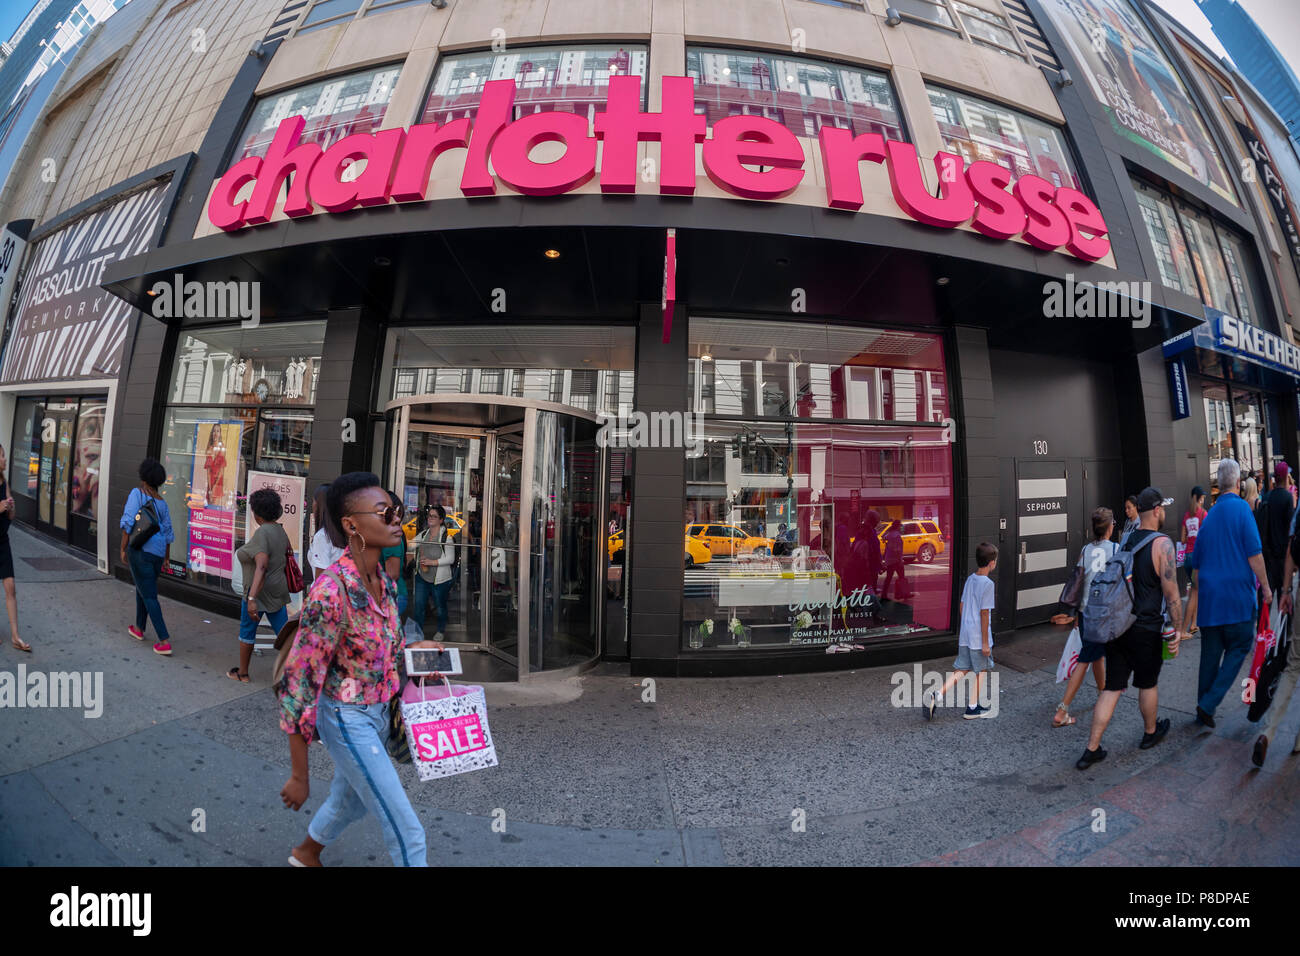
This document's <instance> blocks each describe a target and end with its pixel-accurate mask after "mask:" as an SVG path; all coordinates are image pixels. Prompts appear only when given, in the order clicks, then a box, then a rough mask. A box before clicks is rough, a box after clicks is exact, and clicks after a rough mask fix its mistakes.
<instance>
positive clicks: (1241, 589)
mask: <svg viewBox="0 0 1300 956" xmlns="http://www.w3.org/2000/svg"><path fill="white" fill-rule="evenodd" d="M1240 480H1241V466H1240V465H1238V464H1237V463H1236V462H1235V461H1233V460H1232V459H1231V458H1225V459H1223V460H1222V461H1221V462H1219V498H1218V500H1217V501H1216V502H1215V503H1214V507H1213V508H1211V509H1210V512H1209V514H1208V515H1206V517H1205V520H1204V521H1203V522H1201V532H1200V534H1199V535H1197V537H1196V550H1195V551H1193V552H1192V553H1191V554H1190V555H1188V558H1187V566H1188V568H1189V569H1190V570H1191V572H1192V596H1191V601H1190V606H1191V608H1192V610H1189V611H1188V615H1189V619H1191V618H1190V616H1191V615H1193V614H1194V615H1196V618H1195V619H1196V620H1197V621H1198V622H1199V623H1200V625H1201V671H1200V679H1199V681H1198V684H1197V701H1196V719H1197V721H1199V722H1200V723H1201V724H1203V725H1204V726H1206V727H1213V726H1214V711H1215V709H1216V708H1217V707H1218V706H1219V704H1220V703H1222V702H1223V698H1224V695H1226V694H1227V693H1228V688H1230V687H1231V686H1232V685H1233V683H1234V682H1235V681H1236V679H1237V671H1238V670H1240V669H1241V664H1242V661H1244V660H1245V659H1246V656H1247V655H1248V654H1249V653H1250V650H1251V646H1252V645H1253V643H1254V639H1255V628H1254V624H1253V623H1252V622H1253V621H1254V617H1255V582H1256V581H1258V582H1259V586H1260V588H1261V590H1262V592H1263V600H1264V605H1265V606H1268V605H1270V604H1272V602H1273V592H1272V591H1271V590H1270V588H1269V583H1268V573H1267V572H1266V571H1265V569H1264V556H1263V554H1262V553H1261V552H1262V548H1261V547H1260V541H1259V528H1258V527H1257V526H1256V524H1255V519H1254V516H1253V515H1252V514H1251V512H1250V506H1249V505H1248V504H1246V502H1244V501H1243V500H1242V499H1241V497H1240V495H1239V494H1238V488H1237V485H1238V482H1239V481H1240Z"/></svg>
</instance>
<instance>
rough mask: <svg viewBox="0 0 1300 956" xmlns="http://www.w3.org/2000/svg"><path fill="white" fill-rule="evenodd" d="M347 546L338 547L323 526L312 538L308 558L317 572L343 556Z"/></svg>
mask: <svg viewBox="0 0 1300 956" xmlns="http://www.w3.org/2000/svg"><path fill="white" fill-rule="evenodd" d="M345 550H346V549H345V548H340V547H336V546H335V544H334V542H333V541H331V540H330V536H329V535H327V534H326V533H325V529H324V528H321V529H320V530H318V531H317V532H316V534H315V535H314V536H313V537H312V539H311V547H310V548H309V549H308V551H307V560H308V561H309V562H310V563H311V568H312V570H313V571H315V572H316V573H317V574H319V573H320V572H322V571H324V570H325V569H326V568H328V567H329V566H330V565H331V564H333V563H334V562H335V561H337V560H338V559H339V558H341V557H343V552H344V551H345Z"/></svg>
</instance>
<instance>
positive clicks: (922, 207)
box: [208, 76, 1110, 261]
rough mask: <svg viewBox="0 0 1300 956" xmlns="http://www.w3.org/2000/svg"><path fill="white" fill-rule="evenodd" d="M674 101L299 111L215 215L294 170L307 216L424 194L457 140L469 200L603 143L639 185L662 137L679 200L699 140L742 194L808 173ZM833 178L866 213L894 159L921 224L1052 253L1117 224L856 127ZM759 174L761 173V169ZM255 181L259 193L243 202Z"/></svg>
mask: <svg viewBox="0 0 1300 956" xmlns="http://www.w3.org/2000/svg"><path fill="white" fill-rule="evenodd" d="M662 92H663V97H662V100H663V109H662V111H660V112H657V113H652V112H646V111H643V110H642V109H641V105H640V104H641V78H640V77H637V76H614V77H611V78H610V82H609V93H608V96H607V99H606V102H605V109H604V111H603V112H598V113H596V115H595V123H594V126H595V136H594V137H593V136H591V135H589V133H588V131H587V130H588V127H587V118H586V117H585V116H579V115H576V114H574V113H563V112H545V113H532V114H529V115H526V116H523V117H520V118H519V119H517V120H514V121H513V122H511V121H510V117H511V116H512V115H513V114H514V100H515V82H514V80H492V81H490V82H488V83H487V84H486V85H485V86H484V89H483V96H482V99H481V100H480V102H479V107H478V116H477V118H476V119H475V120H474V121H472V122H471V121H470V120H468V119H459V120H454V121H453V122H450V123H446V124H443V125H439V124H436V123H424V124H420V125H416V126H412V127H410V128H409V129H386V130H380V131H379V132H377V133H363V134H355V135H352V136H347V137H344V138H343V139H341V140H340V141H339V142H337V143H335V144H334V145H332V146H330V147H329V148H328V149H324V150H322V149H321V147H320V146H318V145H316V144H315V143H303V142H301V141H300V138H301V136H302V131H303V126H304V123H305V121H304V119H303V118H302V117H301V116H290V117H288V118H287V119H285V120H283V121H282V122H281V123H280V126H279V128H278V129H277V130H276V133H275V137H274V139H273V140H272V142H271V145H270V147H269V148H268V149H267V153H266V156H265V157H258V156H250V157H247V158H245V159H242V160H240V161H239V162H238V163H236V164H235V165H234V166H232V167H231V168H230V169H229V170H227V171H226V173H225V175H223V176H222V177H221V179H220V180H219V181H218V182H217V185H216V188H215V189H214V190H213V193H212V198H211V199H210V200H209V202H208V219H209V220H210V221H211V222H212V224H213V225H214V226H217V227H218V228H220V229H224V230H226V231H228V232H233V231H235V230H238V229H242V228H244V227H245V226H249V225H257V224H260V223H265V222H270V221H271V217H272V215H273V214H274V212H275V207H276V202H277V200H278V198H279V196H280V194H281V192H282V190H283V188H284V183H285V181H286V179H289V177H290V176H291V175H292V179H291V180H290V184H289V188H288V194H287V196H286V198H285V202H284V212H285V214H286V215H288V216H290V217H293V218H298V217H302V216H310V215H312V214H314V213H315V212H316V210H317V207H319V208H320V209H323V210H325V211H326V212H344V211H346V210H349V209H353V208H355V207H357V206H383V205H386V204H388V203H389V202H419V201H422V200H424V199H425V192H426V190H427V188H428V184H429V176H430V174H431V172H432V170H433V164H434V161H435V160H436V159H437V158H438V157H439V156H440V155H442V154H443V153H444V152H446V151H448V150H452V149H463V150H465V166H464V172H463V173H462V175H461V179H460V190H461V192H462V193H463V194H464V195H465V196H469V197H478V196H492V195H495V193H496V191H497V184H496V179H495V178H494V177H493V175H492V172H490V171H489V169H488V161H489V160H491V164H492V170H493V171H495V173H496V176H497V177H499V178H500V179H501V181H502V182H504V183H505V184H506V185H507V186H509V187H510V188H511V189H513V190H515V191H516V192H519V193H523V194H524V195H528V196H558V195H561V194H563V193H567V192H570V191H572V190H574V189H577V188H579V187H580V186H583V185H584V184H586V183H587V182H590V181H591V180H592V179H593V178H594V177H595V176H596V157H597V141H599V142H600V144H602V145H603V150H602V152H601V162H600V190H601V192H602V193H613V194H625V193H632V192H634V191H635V189H636V183H637V178H638V172H639V165H638V159H637V148H638V144H640V143H643V142H657V143H659V145H660V156H661V158H660V169H659V192H660V193H663V194H666V195H672V196H692V195H694V194H695V178H696V177H695V169H696V166H695V146H696V144H697V143H703V144H704V146H703V150H702V159H703V164H704V171H705V173H706V174H707V175H708V177H709V179H710V181H712V182H713V183H714V185H716V186H717V187H718V188H719V189H722V190H725V191H726V192H729V193H731V194H732V195H733V196H739V197H741V198H742V199H780V198H782V197H783V196H788V195H790V193H792V192H794V190H795V189H796V188H797V187H798V186H799V184H800V183H802V182H803V180H804V177H805V175H806V173H807V170H806V169H805V168H804V166H805V163H806V161H807V157H806V156H805V155H804V151H803V147H802V146H801V145H800V144H799V140H798V139H797V138H796V137H795V135H794V134H793V133H792V132H790V130H788V129H787V128H786V127H785V126H783V125H781V124H780V123H778V122H776V121H775V120H771V119H767V118H765V117H761V116H729V117H727V118H726V119H722V120H719V121H718V122H717V123H715V124H714V125H713V129H712V136H711V137H710V138H708V139H706V136H708V134H709V127H708V121H707V120H706V119H705V118H704V117H703V116H701V115H699V114H698V113H696V112H695V81H694V80H693V79H691V78H690V77H681V76H668V77H664V79H663V87H662ZM817 138H818V142H819V144H820V147H821V157H822V168H823V172H824V178H825V182H826V204H827V205H828V206H830V207H832V208H833V209H843V210H848V211H857V210H858V209H860V208H861V207H862V204H863V196H862V180H861V177H860V173H859V167H860V164H861V163H862V162H864V161H865V162H871V163H883V164H884V165H885V167H886V168H887V170H888V172H889V184H890V189H891V191H892V192H893V195H894V201H895V202H896V203H897V204H898V207H899V208H900V209H901V210H903V212H905V213H906V214H907V215H908V216H910V217H911V218H913V219H915V220H916V221H917V222H922V223H925V224H927V225H930V226H938V227H943V228H949V229H952V228H956V227H958V226H962V225H965V224H966V223H970V225H971V228H972V229H974V230H976V231H977V232H979V233H982V234H983V235H985V236H989V237H991V238H993V239H1013V238H1016V237H1023V238H1024V240H1025V241H1026V242H1027V243H1029V244H1030V245H1032V246H1034V247H1035V248H1038V249H1043V250H1055V249H1061V248H1064V250H1065V251H1067V252H1069V253H1070V254H1071V255H1074V256H1077V257H1078V258H1080V259H1085V260H1089V261H1093V260H1096V259H1100V258H1102V257H1103V256H1105V255H1106V254H1107V252H1109V250H1110V241H1109V240H1108V239H1107V238H1106V234H1107V229H1106V223H1105V222H1104V221H1103V219H1102V217H1101V213H1100V211H1099V210H1098V209H1097V207H1096V206H1095V205H1094V204H1093V203H1092V201H1091V200H1090V199H1088V197H1087V196H1085V195H1084V194H1083V193H1081V192H1079V191H1078V190H1075V189H1069V188H1067V187H1064V186H1055V185H1053V184H1052V183H1050V182H1048V181H1047V180H1045V179H1042V178H1040V177H1038V176H1029V175H1026V176H1021V177H1020V178H1019V179H1016V180H1015V181H1014V183H1013V182H1012V175H1011V171H1010V170H1008V169H1007V168H1006V167H1004V166H1000V165H998V164H997V163H991V162H987V161H983V160H981V161H978V162H974V163H971V164H970V165H969V166H968V165H966V162H965V160H964V159H963V158H962V157H961V156H957V155H954V154H952V153H945V152H940V153H937V154H936V155H935V157H934V168H935V170H936V172H938V174H939V185H940V188H939V195H938V196H934V195H932V194H931V192H930V190H929V188H928V187H927V186H926V182H925V179H924V177H923V176H922V175H921V169H920V164H919V161H918V157H917V153H916V147H915V146H913V145H912V144H910V143H903V142H898V141H894V140H890V141H886V140H885V138H884V137H883V136H882V135H881V134H879V133H862V134H860V135H858V136H854V135H853V133H852V132H851V131H849V130H847V129H840V128H838V127H833V126H823V127H822V129H821V131H820V133H818V137H817ZM548 142H555V143H563V144H564V153H563V155H562V156H561V157H560V158H559V159H556V160H555V161H554V162H547V163H542V162H537V161H535V160H533V159H531V158H530V155H529V154H530V153H531V151H532V149H533V148H534V147H535V146H538V145H539V144H541V143H548ZM361 160H364V161H365V168H364V169H363V170H362V172H361V173H360V175H357V176H355V177H351V178H350V179H349V181H347V182H345V181H344V180H343V178H342V176H343V174H344V172H345V170H347V169H348V167H350V166H351V165H352V164H353V163H357V162H360V161H361ZM759 169H761V170H762V171H761V172H759V171H757V170H759ZM249 184H252V190H251V194H249V195H248V198H247V199H244V200H242V201H241V200H237V198H236V197H238V196H239V195H240V194H241V192H245V191H246V189H247V187H248V186H249Z"/></svg>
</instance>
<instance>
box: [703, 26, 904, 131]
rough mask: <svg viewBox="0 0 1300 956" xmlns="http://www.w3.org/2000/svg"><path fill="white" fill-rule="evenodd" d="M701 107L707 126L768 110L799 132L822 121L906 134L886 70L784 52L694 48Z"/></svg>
mask: <svg viewBox="0 0 1300 956" xmlns="http://www.w3.org/2000/svg"><path fill="white" fill-rule="evenodd" d="M686 75H687V76H690V77H692V78H693V79H694V80H695V112H697V113H702V114H704V115H705V116H706V117H708V120H709V124H710V125H712V124H714V123H717V122H718V121H719V120H722V119H726V118H727V117H728V116H764V117H767V118H768V119H771V120H775V121H776V122H778V123H780V124H782V125H783V126H785V127H786V129H788V130H790V132H792V133H794V135H796V136H808V137H812V136H816V135H817V132H818V130H820V129H821V128H822V127H823V126H837V127H843V128H847V129H850V130H852V131H853V133H854V135H858V134H860V133H880V134H882V135H883V136H884V137H885V139H897V140H901V139H905V138H906V137H904V135H903V120H902V117H901V115H900V114H899V111H898V105H897V100H895V98H894V91H893V89H892V88H891V87H890V85H889V78H888V77H887V76H885V74H883V73H876V72H874V71H871V70H863V69H857V68H855V67H848V66H840V65H838V64H835V63H823V62H819V61H817V60H807V59H803V58H800V57H791V56H785V55H782V54H771V53H758V52H752V53H751V52H745V51H741V50H724V49H710V48H704V47H691V48H688V49H687V51H686Z"/></svg>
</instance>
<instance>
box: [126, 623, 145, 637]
mask: <svg viewBox="0 0 1300 956" xmlns="http://www.w3.org/2000/svg"><path fill="white" fill-rule="evenodd" d="M126 633H128V634H130V635H131V636H132V637H134V638H135V639H136V640H137V641H143V640H144V631H142V630H140V629H139V628H138V627H136V626H135V625H134V624H132V625H131V626H130V627H128V628H127V629H126Z"/></svg>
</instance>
